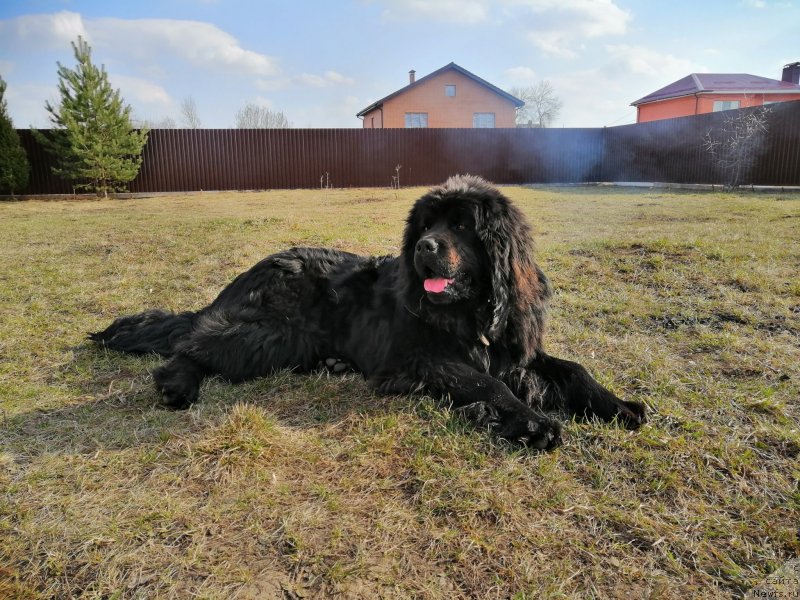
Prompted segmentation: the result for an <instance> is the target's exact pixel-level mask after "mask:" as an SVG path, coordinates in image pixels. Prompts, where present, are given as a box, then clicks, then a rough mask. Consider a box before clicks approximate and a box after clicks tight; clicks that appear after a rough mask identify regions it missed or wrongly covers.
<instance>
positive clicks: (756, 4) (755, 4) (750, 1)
mask: <svg viewBox="0 0 800 600" xmlns="http://www.w3.org/2000/svg"><path fill="white" fill-rule="evenodd" d="M742 4H744V5H745V6H749V7H751V8H764V7H765V6H766V5H767V3H766V2H764V0H742Z"/></svg>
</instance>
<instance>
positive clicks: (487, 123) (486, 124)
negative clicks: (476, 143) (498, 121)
mask: <svg viewBox="0 0 800 600" xmlns="http://www.w3.org/2000/svg"><path fill="white" fill-rule="evenodd" d="M472 126H473V127H475V128H476V129H478V128H493V127H494V113H473V115H472Z"/></svg>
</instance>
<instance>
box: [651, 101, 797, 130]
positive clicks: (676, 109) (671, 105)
mask: <svg viewBox="0 0 800 600" xmlns="http://www.w3.org/2000/svg"><path fill="white" fill-rule="evenodd" d="M717 100H721V101H726V100H738V101H739V108H748V107H750V106H761V105H762V104H764V102H787V101H791V100H800V96H799V95H798V94H747V95H743V94H698V96H697V98H695V97H694V96H684V97H682V98H669V99H667V100H659V101H658V102H649V103H647V104H640V105H639V107H638V116H637V122H638V123H646V122H648V121H657V120H659V119H671V118H673V117H687V116H689V115H694V114H698V115H702V114H705V113H710V112H714V102H715V101H717Z"/></svg>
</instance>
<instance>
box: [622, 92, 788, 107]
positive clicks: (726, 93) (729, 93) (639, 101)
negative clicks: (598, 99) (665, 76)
mask: <svg viewBox="0 0 800 600" xmlns="http://www.w3.org/2000/svg"><path fill="white" fill-rule="evenodd" d="M760 94H800V88H799V89H796V90H702V91H697V92H690V93H688V94H679V95H677V96H667V97H666V98H655V99H653V100H637V101H636V102H631V104H630V106H641V105H642V104H653V103H654V102H664V101H666V100H676V99H678V98H687V97H689V96H719V95H740V96H747V95H750V96H758V95H760Z"/></svg>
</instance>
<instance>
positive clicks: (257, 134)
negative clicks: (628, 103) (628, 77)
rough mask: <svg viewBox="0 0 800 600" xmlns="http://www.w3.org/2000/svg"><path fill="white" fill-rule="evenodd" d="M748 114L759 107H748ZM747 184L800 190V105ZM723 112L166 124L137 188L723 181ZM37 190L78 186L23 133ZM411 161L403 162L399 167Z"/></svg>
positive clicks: (767, 144) (148, 149)
mask: <svg viewBox="0 0 800 600" xmlns="http://www.w3.org/2000/svg"><path fill="white" fill-rule="evenodd" d="M745 110H748V109H745ZM768 120H769V133H768V135H767V137H766V139H765V141H764V143H763V146H762V147H761V149H760V152H759V153H758V156H757V157H756V160H755V164H754V166H753V168H752V170H751V172H750V177H749V181H748V182H747V183H753V184H761V185H800V102H786V103H782V104H776V105H774V106H773V109H772V112H771V113H770V114H769V116H768ZM723 121H724V114H723V113H716V114H709V115H699V116H696V117H683V118H679V119H668V120H663V121H655V122H652V123H642V124H636V125H623V126H619V127H609V128H595V129H589V128H587V129H251V130H239V129H194V130H192V129H156V130H153V131H151V132H150V135H149V138H148V142H147V145H146V146H145V149H144V156H143V159H144V160H143V164H142V169H141V172H140V173H139V175H138V177H137V178H136V179H135V180H134V181H132V182H131V184H130V191H132V192H177V191H198V190H254V189H280V188H318V187H320V186H321V185H330V186H332V187H373V186H378V187H386V186H389V185H391V184H392V181H393V177H394V176H396V175H398V174H399V180H400V185H403V186H407V185H430V184H435V183H438V182H441V181H443V180H444V179H446V178H447V177H448V176H450V175H452V174H454V173H472V174H475V175H482V176H483V177H486V178H487V179H489V180H491V181H494V182H497V183H582V182H598V181H611V182H613V181H645V182H669V183H721V182H723V181H724V174H723V173H720V172H719V171H718V169H717V168H716V167H715V164H714V161H713V160H712V157H711V156H710V155H709V154H708V153H707V152H706V151H705V150H704V149H703V136H704V135H705V134H706V132H708V131H709V130H713V129H714V128H719V127H720V126H721V125H722V124H723ZM19 133H20V137H21V139H22V142H23V146H24V147H25V149H26V150H27V152H28V156H29V158H30V161H31V165H32V169H31V182H30V185H29V187H28V190H26V193H28V194H58V193H71V192H72V187H71V185H70V184H69V183H68V182H65V181H62V180H60V179H58V178H57V177H55V176H53V175H52V173H51V171H50V167H51V165H52V158H51V157H50V156H49V155H48V154H47V153H46V152H44V150H43V149H42V148H41V146H39V144H38V143H37V142H36V141H35V139H34V138H33V136H32V135H31V132H30V131H27V130H19ZM398 166H399V169H398V168H397V167H398Z"/></svg>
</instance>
